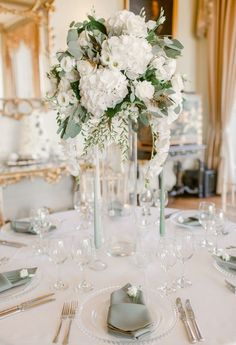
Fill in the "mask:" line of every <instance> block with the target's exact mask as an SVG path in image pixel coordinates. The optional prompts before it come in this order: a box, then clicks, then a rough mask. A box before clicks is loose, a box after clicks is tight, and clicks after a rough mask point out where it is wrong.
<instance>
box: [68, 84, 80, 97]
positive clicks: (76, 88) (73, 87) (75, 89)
mask: <svg viewBox="0 0 236 345" xmlns="http://www.w3.org/2000/svg"><path fill="white" fill-rule="evenodd" d="M70 86H71V88H72V90H73V92H74V94H75V96H76V98H77V99H78V101H79V100H80V98H81V97H80V92H79V80H76V81H74V82H72V83H70Z"/></svg>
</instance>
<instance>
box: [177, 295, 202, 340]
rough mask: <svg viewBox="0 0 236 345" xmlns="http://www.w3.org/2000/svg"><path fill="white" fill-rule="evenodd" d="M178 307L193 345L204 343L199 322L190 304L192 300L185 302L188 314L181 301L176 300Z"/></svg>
mask: <svg viewBox="0 0 236 345" xmlns="http://www.w3.org/2000/svg"><path fill="white" fill-rule="evenodd" d="M176 306H177V309H178V312H179V318H180V320H181V321H182V322H183V324H184V327H185V330H186V332H187V336H188V340H189V342H190V343H191V344H193V343H196V342H197V341H204V338H203V336H202V334H201V332H200V329H199V326H198V323H197V320H196V318H195V314H194V311H193V309H192V306H191V304H190V300H189V299H187V300H186V302H185V308H186V312H187V313H186V312H185V310H184V307H183V304H182V301H181V299H180V298H179V297H178V298H177V299H176Z"/></svg>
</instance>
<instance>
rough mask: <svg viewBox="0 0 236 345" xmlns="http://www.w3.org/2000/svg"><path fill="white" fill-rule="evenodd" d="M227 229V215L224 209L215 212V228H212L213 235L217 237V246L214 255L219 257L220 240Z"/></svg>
mask: <svg viewBox="0 0 236 345" xmlns="http://www.w3.org/2000/svg"><path fill="white" fill-rule="evenodd" d="M224 228H225V215H224V211H223V210H222V209H216V210H215V226H214V227H213V228H212V231H213V235H214V236H215V246H214V248H213V253H214V254H216V255H218V254H219V252H220V250H219V248H218V238H219V236H220V235H222V234H223V233H224Z"/></svg>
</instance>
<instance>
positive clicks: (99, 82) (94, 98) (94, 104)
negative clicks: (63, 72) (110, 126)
mask: <svg viewBox="0 0 236 345" xmlns="http://www.w3.org/2000/svg"><path fill="white" fill-rule="evenodd" d="M127 86H128V80H127V79H126V78H125V76H124V75H123V74H122V73H121V72H120V71H118V70H110V69H108V68H101V69H98V70H97V71H96V72H95V73H92V74H88V75H85V76H82V77H81V79H80V84H79V87H80V93H81V104H82V105H83V106H84V107H85V108H86V109H87V111H88V112H90V113H91V114H93V115H94V116H95V117H99V116H101V115H102V114H103V113H104V112H105V111H106V110H107V109H108V108H114V107H115V106H116V105H117V104H118V103H120V102H121V101H123V99H124V98H125V96H126V95H127V93H128V88H127Z"/></svg>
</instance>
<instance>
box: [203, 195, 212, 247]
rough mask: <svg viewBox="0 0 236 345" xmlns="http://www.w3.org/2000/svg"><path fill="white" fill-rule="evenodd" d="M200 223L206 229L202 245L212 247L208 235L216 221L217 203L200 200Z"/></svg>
mask: <svg viewBox="0 0 236 345" xmlns="http://www.w3.org/2000/svg"><path fill="white" fill-rule="evenodd" d="M199 223H200V224H201V226H202V227H203V229H204V230H205V238H204V240H203V241H202V243H201V247H206V248H210V246H211V244H210V243H209V242H208V240H207V236H208V232H209V231H210V230H211V229H212V227H213V226H214V223H215V204H214V203H213V202H205V201H204V202H200V204H199Z"/></svg>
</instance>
